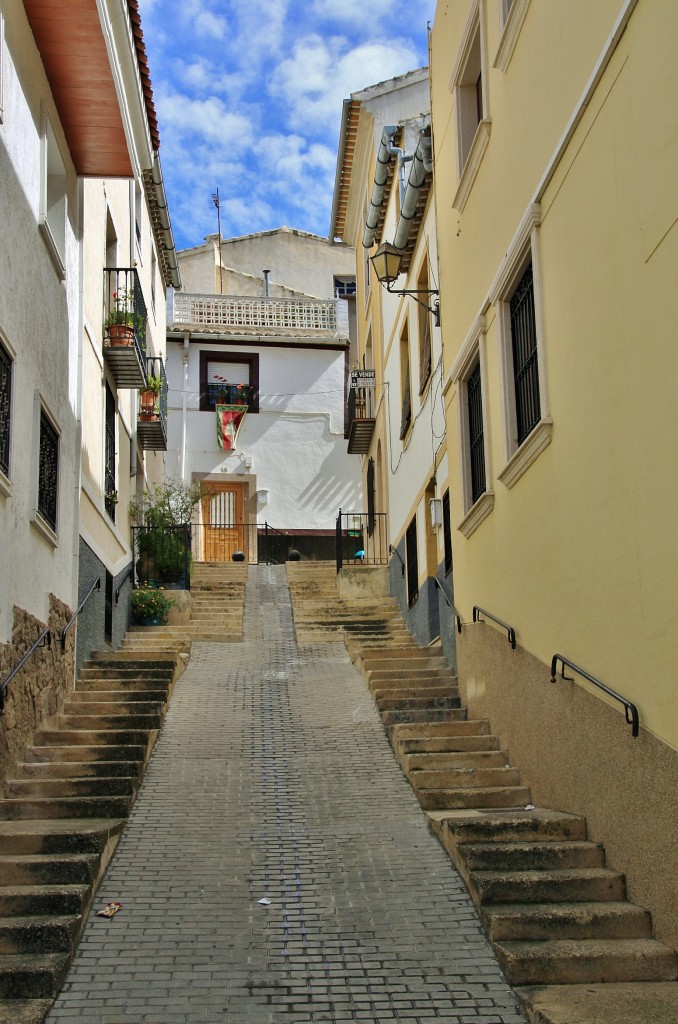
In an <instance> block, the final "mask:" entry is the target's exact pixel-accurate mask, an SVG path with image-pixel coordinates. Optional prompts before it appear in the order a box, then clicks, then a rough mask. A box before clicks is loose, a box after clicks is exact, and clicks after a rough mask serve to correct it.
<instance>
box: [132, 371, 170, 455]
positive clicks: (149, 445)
mask: <svg viewBox="0 0 678 1024" xmlns="http://www.w3.org/2000/svg"><path fill="white" fill-rule="evenodd" d="M137 437H138V439H139V444H140V445H141V447H142V448H143V449H144V450H145V451H153V452H166V451H167V377H166V376H165V365H164V363H163V361H162V359H160V358H159V357H157V356H155V357H152V358H149V359H146V380H145V386H144V387H143V388H142V389H141V390H140V391H139V411H138V414H137Z"/></svg>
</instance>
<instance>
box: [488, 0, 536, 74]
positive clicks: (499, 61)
mask: <svg viewBox="0 0 678 1024" xmlns="http://www.w3.org/2000/svg"><path fill="white" fill-rule="evenodd" d="M529 6H530V0H513V2H512V3H509V0H499V24H500V25H501V38H500V40H499V46H498V47H497V53H496V55H495V58H494V65H493V67H495V68H496V69H497V71H501V72H504V73H505V72H506V71H507V69H508V66H509V64H510V63H511V57H512V56H513V51H514V50H515V48H516V44H517V42H518V36H519V35H520V31H521V29H522V27H523V22H524V21H525V18H526V16H527V11H528V8H529Z"/></svg>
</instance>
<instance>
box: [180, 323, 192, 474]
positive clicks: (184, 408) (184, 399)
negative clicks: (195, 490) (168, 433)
mask: <svg viewBox="0 0 678 1024" xmlns="http://www.w3.org/2000/svg"><path fill="white" fill-rule="evenodd" d="M190 338H191V336H190V334H184V348H183V353H182V354H183V357H184V389H183V394H182V396H181V471H180V475H181V479H182V480H183V481H184V482H185V481H186V420H187V418H188V356H189V341H190Z"/></svg>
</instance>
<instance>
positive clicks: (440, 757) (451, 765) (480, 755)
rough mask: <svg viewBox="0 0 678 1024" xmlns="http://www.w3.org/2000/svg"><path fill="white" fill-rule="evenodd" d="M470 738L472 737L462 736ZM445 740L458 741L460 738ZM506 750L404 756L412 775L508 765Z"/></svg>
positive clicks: (405, 763)
mask: <svg viewBox="0 0 678 1024" xmlns="http://www.w3.org/2000/svg"><path fill="white" fill-rule="evenodd" d="M461 738H462V739H464V738H467V739H468V738H470V737H461ZM473 739H481V740H482V739H488V740H489V739H490V737H489V736H488V737H484V736H481V737H473ZM445 742H448V743H449V742H454V743H457V742H458V739H457V738H455V739H452V740H451V741H450V740H447V741H445ZM507 760H508V759H507V755H506V751H505V750H476V749H475V748H473V749H471V750H452V751H446V752H444V753H425V754H406V755H405V756H404V757H403V765H404V767H405V770H406V772H407V774H408V777H409V775H410V772H412V773H416V772H420V771H434V772H440V771H445V770H446V769H453V770H456V769H458V768H504V767H506V765H507Z"/></svg>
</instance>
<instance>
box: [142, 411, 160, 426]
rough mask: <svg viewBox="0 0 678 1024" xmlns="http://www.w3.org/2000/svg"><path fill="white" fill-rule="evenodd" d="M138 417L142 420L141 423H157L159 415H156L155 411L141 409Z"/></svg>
mask: <svg viewBox="0 0 678 1024" xmlns="http://www.w3.org/2000/svg"><path fill="white" fill-rule="evenodd" d="M139 419H140V420H141V421H142V423H157V422H158V420H159V419H160V416H159V415H158V413H157V412H144V411H142V412H140V413H139Z"/></svg>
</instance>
